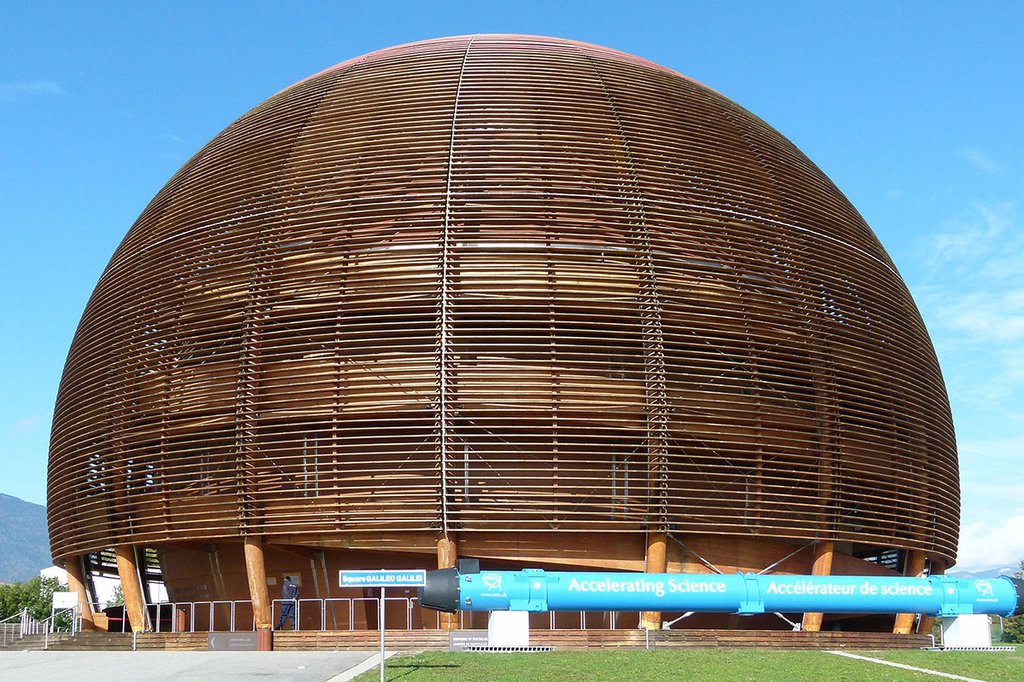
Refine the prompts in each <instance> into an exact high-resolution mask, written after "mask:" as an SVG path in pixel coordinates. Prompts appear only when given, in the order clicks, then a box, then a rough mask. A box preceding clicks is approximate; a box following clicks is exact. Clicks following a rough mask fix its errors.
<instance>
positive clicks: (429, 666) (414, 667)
mask: <svg viewBox="0 0 1024 682" xmlns="http://www.w3.org/2000/svg"><path fill="white" fill-rule="evenodd" d="M460 667H462V666H460V665H458V664H455V663H406V664H405V665H403V664H401V663H389V664H388V667H387V672H388V676H387V678H388V679H389V680H397V679H401V678H403V677H405V676H406V675H411V674H412V673H415V672H419V671H420V670H434V669H444V668H460ZM403 668H404V670H402V669H403ZM396 670H401V672H399V673H398V674H397V675H394V676H392V675H391V673H392V672H395V671H396Z"/></svg>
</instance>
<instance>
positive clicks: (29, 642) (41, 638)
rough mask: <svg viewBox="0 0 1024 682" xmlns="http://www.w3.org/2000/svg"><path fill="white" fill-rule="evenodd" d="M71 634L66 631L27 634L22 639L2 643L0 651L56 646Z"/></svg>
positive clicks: (37, 649)
mask: <svg viewBox="0 0 1024 682" xmlns="http://www.w3.org/2000/svg"><path fill="white" fill-rule="evenodd" d="M70 637H71V635H69V634H66V633H57V634H53V635H50V636H49V637H47V636H46V635H25V636H24V637H22V638H20V639H16V640H13V641H9V642H7V643H6V644H3V645H0V651H42V650H43V649H44V648H46V647H47V644H49V647H48V648H51V649H52V648H54V646H55V645H58V644H61V643H63V642H64V641H66V640H67V639H69V638H70Z"/></svg>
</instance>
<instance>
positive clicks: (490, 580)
mask: <svg viewBox="0 0 1024 682" xmlns="http://www.w3.org/2000/svg"><path fill="white" fill-rule="evenodd" d="M480 580H482V581H483V583H484V587H486V588H487V589H489V590H500V589H501V574H500V573H484V574H483V575H482V576H480Z"/></svg>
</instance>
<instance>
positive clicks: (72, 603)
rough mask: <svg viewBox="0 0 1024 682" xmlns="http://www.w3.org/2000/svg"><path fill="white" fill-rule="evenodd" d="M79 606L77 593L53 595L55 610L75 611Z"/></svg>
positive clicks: (55, 593) (56, 593) (57, 593)
mask: <svg viewBox="0 0 1024 682" xmlns="http://www.w3.org/2000/svg"><path fill="white" fill-rule="evenodd" d="M76 606H78V593H77V592H54V593H53V608H54V609H57V610H58V611H59V610H60V609H73V608H75V607H76Z"/></svg>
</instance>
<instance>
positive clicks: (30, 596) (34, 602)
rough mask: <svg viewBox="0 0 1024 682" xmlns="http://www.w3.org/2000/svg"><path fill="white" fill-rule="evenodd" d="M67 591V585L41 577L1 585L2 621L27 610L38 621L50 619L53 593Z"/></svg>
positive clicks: (0, 614)
mask: <svg viewBox="0 0 1024 682" xmlns="http://www.w3.org/2000/svg"><path fill="white" fill-rule="evenodd" d="M67 589H68V587H67V585H64V584H62V583H61V582H60V581H59V580H57V579H56V578H41V577H35V578H32V579H31V580H28V581H25V582H23V583H8V584H6V585H0V619H4V618H8V617H10V616H14V615H16V614H19V613H21V612H22V610H23V609H26V608H27V609H28V613H29V615H30V616H32V617H33V618H35V619H37V620H43V619H44V618H49V617H50V609H51V607H52V606H53V593H54V592H61V591H65V590H67Z"/></svg>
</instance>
